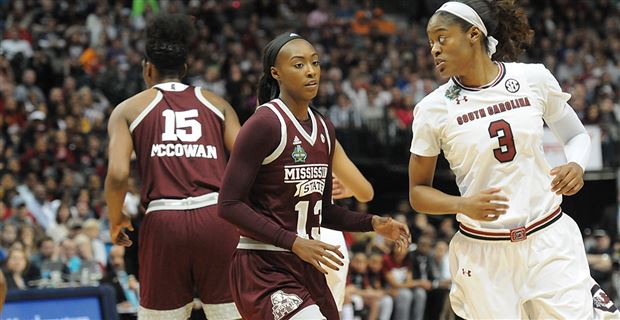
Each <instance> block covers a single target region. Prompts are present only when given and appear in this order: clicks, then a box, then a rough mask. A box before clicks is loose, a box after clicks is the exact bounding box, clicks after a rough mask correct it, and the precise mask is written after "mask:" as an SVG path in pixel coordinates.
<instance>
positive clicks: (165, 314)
mask: <svg viewBox="0 0 620 320" xmlns="http://www.w3.org/2000/svg"><path fill="white" fill-rule="evenodd" d="M193 305H194V301H193V299H192V301H191V302H190V303H188V304H186V305H184V306H182V307H180V308H176V309H172V310H155V309H147V308H145V307H143V306H140V308H138V319H149V320H168V319H187V318H189V316H190V314H191V313H192V306H193Z"/></svg>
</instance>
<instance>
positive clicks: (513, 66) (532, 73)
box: [504, 62, 554, 82]
mask: <svg viewBox="0 0 620 320" xmlns="http://www.w3.org/2000/svg"><path fill="white" fill-rule="evenodd" d="M504 66H505V67H506V73H507V74H516V73H517V74H521V75H522V76H523V77H525V78H526V79H527V80H529V81H532V82H540V81H543V82H544V81H550V80H551V79H554V77H553V75H552V74H551V71H549V69H547V67H546V66H545V65H544V64H542V63H523V62H504Z"/></svg>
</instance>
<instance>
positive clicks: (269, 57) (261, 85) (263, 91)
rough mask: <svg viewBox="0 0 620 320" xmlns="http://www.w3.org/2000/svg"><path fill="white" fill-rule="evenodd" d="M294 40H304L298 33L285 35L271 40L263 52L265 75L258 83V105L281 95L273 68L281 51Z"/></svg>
mask: <svg viewBox="0 0 620 320" xmlns="http://www.w3.org/2000/svg"><path fill="white" fill-rule="evenodd" d="M294 39H303V37H301V36H300V35H298V34H296V33H290V32H287V33H283V34H281V35H279V36H277V37H276V38H275V39H273V40H271V41H270V42H269V43H268V44H267V45H266V46H265V49H264V51H263V75H262V76H261V77H260V80H259V81H258V104H259V105H261V104H263V103H265V102H268V101H270V100H273V99H275V98H277V97H278V96H279V95H280V86H279V85H278V81H276V79H274V78H273V76H271V67H273V66H274V65H275V63H276V58H277V57H278V53H279V52H280V49H282V47H284V45H285V44H287V43H288V42H289V41H291V40H294Z"/></svg>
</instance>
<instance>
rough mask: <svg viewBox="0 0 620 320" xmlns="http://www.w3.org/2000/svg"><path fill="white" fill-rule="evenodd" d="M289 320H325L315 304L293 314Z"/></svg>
mask: <svg viewBox="0 0 620 320" xmlns="http://www.w3.org/2000/svg"><path fill="white" fill-rule="evenodd" d="M290 319H291V320H325V319H327V318H326V317H325V316H324V315H323V313H321V309H320V308H319V306H317V305H316V304H311V305H309V306H307V307H305V308H303V309H301V310H299V312H297V313H296V314H294V315H293V316H292V317H291V318H290Z"/></svg>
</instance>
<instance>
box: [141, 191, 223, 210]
mask: <svg viewBox="0 0 620 320" xmlns="http://www.w3.org/2000/svg"><path fill="white" fill-rule="evenodd" d="M218 195H219V194H218V193H217V192H211V193H207V194H203V195H201V196H197V197H189V198H185V199H156V200H152V201H151V202H149V205H148V208H147V209H146V212H145V214H146V213H149V212H153V211H161V210H192V209H198V208H202V207H207V206H212V205H214V204H217V198H218Z"/></svg>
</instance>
